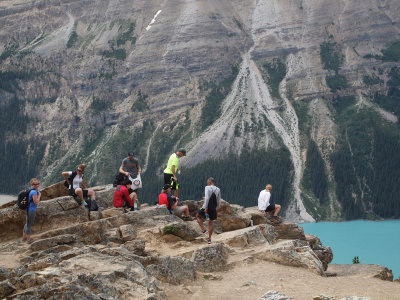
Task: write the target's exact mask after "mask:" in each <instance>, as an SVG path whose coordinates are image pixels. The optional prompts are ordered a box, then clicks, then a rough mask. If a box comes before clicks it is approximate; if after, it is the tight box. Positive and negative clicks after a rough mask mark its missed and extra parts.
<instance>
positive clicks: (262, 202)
mask: <svg viewBox="0 0 400 300" xmlns="http://www.w3.org/2000/svg"><path fill="white" fill-rule="evenodd" d="M271 190H272V185H270V184H267V185H266V187H265V190H262V191H261V192H260V195H259V196H258V209H259V210H260V211H262V212H263V214H264V216H266V215H267V212H268V213H270V214H271V215H272V220H273V222H274V223H276V224H278V223H281V222H282V219H281V217H279V216H278V213H279V212H280V210H281V206H280V205H279V204H274V203H273V202H272V201H271Z"/></svg>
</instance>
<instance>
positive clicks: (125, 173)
mask: <svg viewBox="0 0 400 300" xmlns="http://www.w3.org/2000/svg"><path fill="white" fill-rule="evenodd" d="M119 172H120V173H121V174H124V175H125V176H129V172H125V171H124V169H123V166H122V165H121V166H120V167H119Z"/></svg>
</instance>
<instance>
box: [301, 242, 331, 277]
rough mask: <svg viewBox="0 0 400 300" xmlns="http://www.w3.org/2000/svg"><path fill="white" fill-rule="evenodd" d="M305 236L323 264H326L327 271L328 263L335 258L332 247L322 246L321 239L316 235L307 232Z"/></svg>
mask: <svg viewBox="0 0 400 300" xmlns="http://www.w3.org/2000/svg"><path fill="white" fill-rule="evenodd" d="M305 237H306V241H307V242H308V244H309V246H310V247H311V249H312V250H313V251H314V253H315V254H316V255H317V257H318V258H319V260H320V261H321V262H322V265H323V266H324V271H326V270H327V269H328V264H329V263H330V262H331V261H332V260H333V253H332V249H331V247H324V246H322V243H321V241H320V239H319V238H318V237H317V236H315V235H311V234H306V235H305Z"/></svg>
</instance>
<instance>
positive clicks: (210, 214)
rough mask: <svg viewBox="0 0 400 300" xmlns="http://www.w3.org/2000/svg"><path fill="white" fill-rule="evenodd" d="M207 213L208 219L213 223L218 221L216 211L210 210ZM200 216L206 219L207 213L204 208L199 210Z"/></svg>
mask: <svg viewBox="0 0 400 300" xmlns="http://www.w3.org/2000/svg"><path fill="white" fill-rule="evenodd" d="M207 213H208V217H209V218H210V220H211V221H213V220H216V219H217V217H218V215H217V211H216V210H208V211H207ZM198 214H199V216H200V217H202V218H203V219H205V218H206V213H205V211H204V209H203V208H202V209H200V210H199V212H198Z"/></svg>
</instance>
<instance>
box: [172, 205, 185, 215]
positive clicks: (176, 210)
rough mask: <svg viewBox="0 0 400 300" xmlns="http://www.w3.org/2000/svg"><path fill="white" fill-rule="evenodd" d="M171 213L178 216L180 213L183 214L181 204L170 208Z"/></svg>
mask: <svg viewBox="0 0 400 300" xmlns="http://www.w3.org/2000/svg"><path fill="white" fill-rule="evenodd" d="M172 213H173V214H174V215H175V216H178V217H180V216H182V214H183V206H177V207H175V208H174V210H172Z"/></svg>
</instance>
